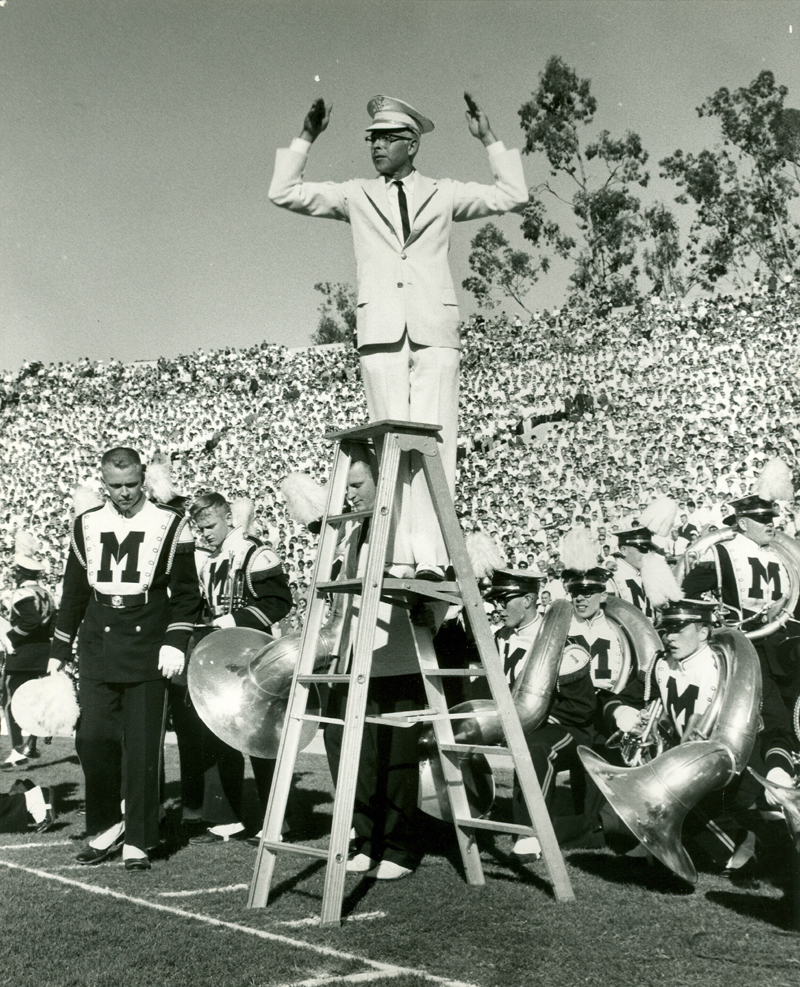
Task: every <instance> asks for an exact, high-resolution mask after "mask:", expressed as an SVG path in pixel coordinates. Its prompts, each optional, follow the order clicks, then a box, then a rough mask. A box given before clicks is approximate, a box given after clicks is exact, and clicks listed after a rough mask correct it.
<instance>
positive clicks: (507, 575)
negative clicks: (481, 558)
mask: <svg viewBox="0 0 800 987" xmlns="http://www.w3.org/2000/svg"><path fill="white" fill-rule="evenodd" d="M545 579H547V576H546V575H545V574H544V573H543V572H534V571H532V570H531V569H497V570H496V571H495V573H494V575H493V576H492V585H491V586H490V587H489V589H488V590H487V591H486V593H485V594H484V596H485V598H486V599H487V600H497V599H500V598H502V597H511V596H527V595H528V593H538V592H539V585H540V583H541V582H542V581H543V580H545Z"/></svg>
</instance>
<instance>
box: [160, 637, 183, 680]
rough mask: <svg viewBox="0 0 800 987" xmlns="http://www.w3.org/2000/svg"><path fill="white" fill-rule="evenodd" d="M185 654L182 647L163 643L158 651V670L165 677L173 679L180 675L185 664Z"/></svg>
mask: <svg viewBox="0 0 800 987" xmlns="http://www.w3.org/2000/svg"><path fill="white" fill-rule="evenodd" d="M184 662H185V659H184V655H183V652H182V651H181V650H180V648H173V646H172V645H171V644H162V645H161V650H160V651H159V652H158V670H159V672H161V674H162V675H163V676H164V678H165V679H171V678H173V676H175V675H180V674H181V672H182V671H183V666H184Z"/></svg>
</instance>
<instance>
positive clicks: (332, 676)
mask: <svg viewBox="0 0 800 987" xmlns="http://www.w3.org/2000/svg"><path fill="white" fill-rule="evenodd" d="M297 681H298V682H302V683H303V684H304V685H311V684H313V683H315V682H328V683H330V684H333V683H334V682H349V681H350V676H349V675H339V674H336V673H334V672H314V673H313V674H310V675H298V676H297Z"/></svg>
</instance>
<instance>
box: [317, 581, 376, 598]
mask: <svg viewBox="0 0 800 987" xmlns="http://www.w3.org/2000/svg"><path fill="white" fill-rule="evenodd" d="M363 581H364V580H363V579H326V580H325V581H322V580H320V581H319V582H317V583H316V584H315V586H314V589H315V591H316V593H317V596H322V595H324V594H325V593H360V592H361V584H362V583H363Z"/></svg>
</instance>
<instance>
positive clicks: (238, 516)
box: [231, 497, 256, 535]
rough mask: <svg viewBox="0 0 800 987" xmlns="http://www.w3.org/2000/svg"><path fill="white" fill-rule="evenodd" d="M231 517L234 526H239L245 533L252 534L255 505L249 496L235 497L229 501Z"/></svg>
mask: <svg viewBox="0 0 800 987" xmlns="http://www.w3.org/2000/svg"><path fill="white" fill-rule="evenodd" d="M231 517H232V518H233V525H234V527H236V528H241V529H242V531H243V532H244V534H246V535H252V534H253V521H255V517H256V505H255V504H254V503H253V501H252V500H250V498H249V497H237V498H236V500H234V501H232V502H231Z"/></svg>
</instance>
